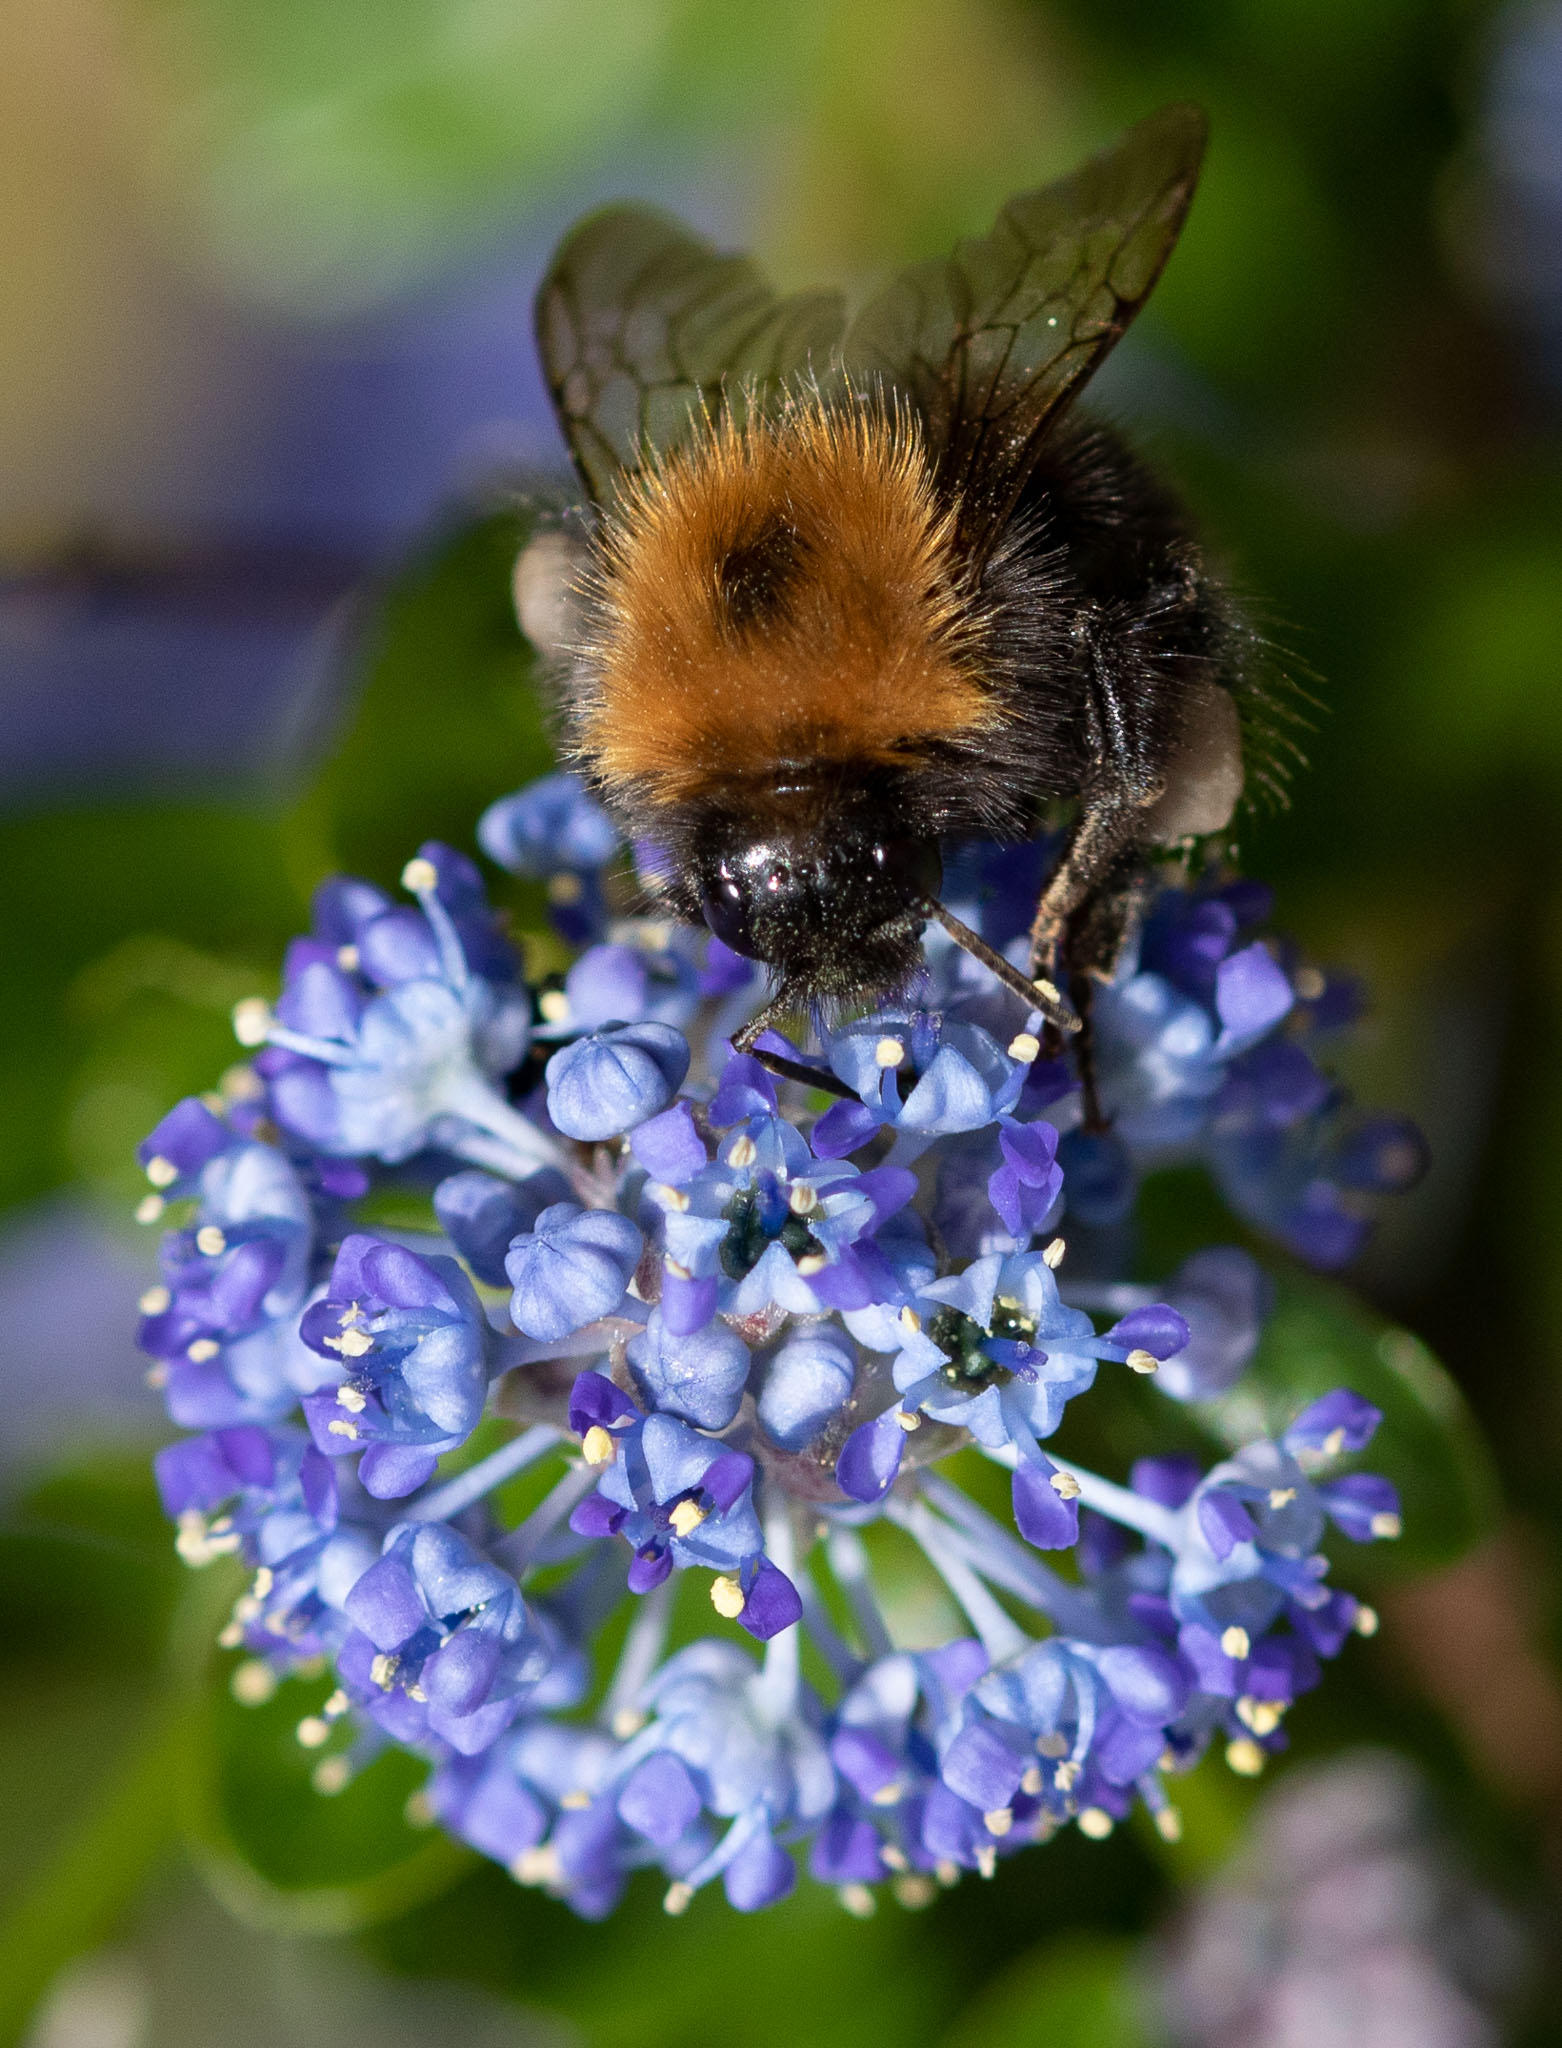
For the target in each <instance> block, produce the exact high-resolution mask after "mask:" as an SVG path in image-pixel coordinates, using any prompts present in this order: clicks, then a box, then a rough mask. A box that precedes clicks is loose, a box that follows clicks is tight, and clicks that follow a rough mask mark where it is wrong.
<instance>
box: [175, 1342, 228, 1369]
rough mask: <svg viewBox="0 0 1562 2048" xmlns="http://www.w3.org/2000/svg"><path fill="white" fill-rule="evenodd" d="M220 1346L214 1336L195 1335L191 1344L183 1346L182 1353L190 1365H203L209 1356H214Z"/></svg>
mask: <svg viewBox="0 0 1562 2048" xmlns="http://www.w3.org/2000/svg"><path fill="white" fill-rule="evenodd" d="M221 1349H222V1346H221V1345H220V1344H219V1343H218V1342H217V1340H216V1338H215V1337H197V1338H196V1340H195V1342H194V1343H193V1344H187V1345H186V1346H185V1352H184V1355H185V1357H186V1358H188V1359H189V1361H190V1363H191V1364H192V1365H204V1364H205V1363H206V1361H207V1359H209V1358H215V1357H216V1356H217V1353H218V1352H219V1351H220V1350H221Z"/></svg>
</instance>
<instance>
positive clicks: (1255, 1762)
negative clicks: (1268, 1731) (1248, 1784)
mask: <svg viewBox="0 0 1562 2048" xmlns="http://www.w3.org/2000/svg"><path fill="white" fill-rule="evenodd" d="M1268 1761H1269V1759H1268V1758H1267V1757H1266V1756H1265V1754H1264V1752H1263V1751H1262V1750H1261V1749H1260V1748H1259V1746H1258V1744H1257V1743H1256V1742H1255V1741H1254V1740H1253V1738H1252V1736H1251V1735H1239V1736H1238V1737H1237V1738H1236V1740H1235V1741H1234V1742H1228V1743H1227V1744H1226V1762H1227V1763H1228V1764H1229V1765H1230V1766H1231V1768H1232V1770H1234V1771H1235V1772H1236V1774H1237V1776H1238V1777H1239V1778H1256V1777H1257V1776H1258V1774H1259V1772H1260V1771H1261V1770H1262V1769H1263V1768H1264V1765H1265V1764H1266V1763H1267V1762H1268Z"/></svg>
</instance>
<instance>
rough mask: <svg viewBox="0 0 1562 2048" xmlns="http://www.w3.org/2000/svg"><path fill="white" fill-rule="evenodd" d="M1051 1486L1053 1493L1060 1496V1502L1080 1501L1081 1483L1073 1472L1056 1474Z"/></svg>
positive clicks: (1053, 1476)
mask: <svg viewBox="0 0 1562 2048" xmlns="http://www.w3.org/2000/svg"><path fill="white" fill-rule="evenodd" d="M1050 1484H1051V1487H1052V1491H1053V1492H1054V1493H1055V1494H1056V1495H1057V1496H1058V1498H1059V1500H1078V1499H1079V1495H1080V1485H1079V1481H1078V1480H1077V1479H1076V1478H1075V1477H1074V1475H1073V1473H1072V1472H1054V1473H1053V1475H1052V1478H1051V1481H1050Z"/></svg>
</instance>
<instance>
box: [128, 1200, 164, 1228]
mask: <svg viewBox="0 0 1562 2048" xmlns="http://www.w3.org/2000/svg"><path fill="white" fill-rule="evenodd" d="M167 1207H168V1204H167V1203H166V1202H165V1201H164V1200H163V1198H162V1196H161V1195H143V1196H142V1197H141V1199H140V1201H139V1202H137V1204H136V1206H135V1211H134V1214H135V1219H136V1221H137V1222H138V1223H155V1222H156V1221H157V1220H158V1218H159V1217H160V1216H161V1215H162V1213H163V1211H164V1210H165V1209H166V1208H167Z"/></svg>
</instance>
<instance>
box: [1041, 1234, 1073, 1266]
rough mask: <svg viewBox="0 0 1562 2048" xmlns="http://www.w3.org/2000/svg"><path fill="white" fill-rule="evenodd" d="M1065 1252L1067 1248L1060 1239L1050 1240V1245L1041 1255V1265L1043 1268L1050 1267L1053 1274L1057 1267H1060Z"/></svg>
mask: <svg viewBox="0 0 1562 2048" xmlns="http://www.w3.org/2000/svg"><path fill="white" fill-rule="evenodd" d="M1067 1250H1068V1246H1067V1245H1066V1244H1065V1243H1064V1242H1063V1240H1062V1238H1061V1237H1055V1238H1054V1239H1053V1240H1052V1242H1051V1244H1049V1245H1048V1246H1047V1249H1046V1250H1045V1251H1044V1252H1043V1253H1042V1255H1041V1262H1042V1264H1043V1265H1044V1266H1048V1267H1050V1268H1051V1270H1052V1271H1053V1272H1054V1273H1055V1272H1056V1271H1057V1270H1058V1268H1059V1266H1061V1265H1062V1263H1063V1254H1064V1253H1065V1252H1066V1251H1067Z"/></svg>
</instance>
